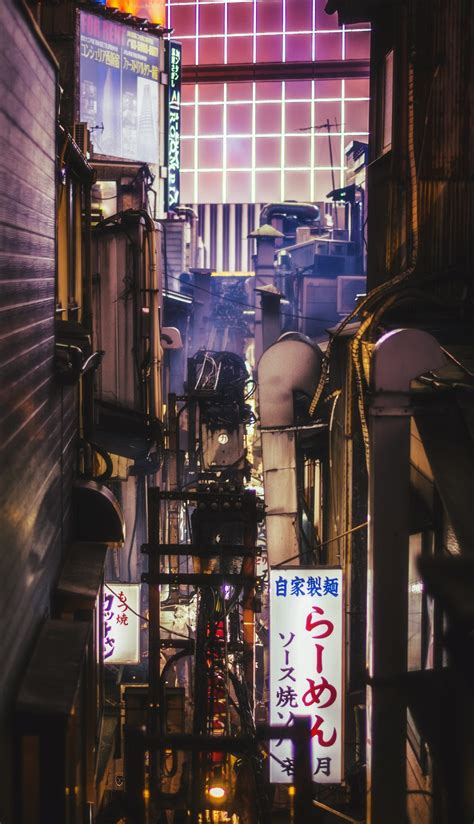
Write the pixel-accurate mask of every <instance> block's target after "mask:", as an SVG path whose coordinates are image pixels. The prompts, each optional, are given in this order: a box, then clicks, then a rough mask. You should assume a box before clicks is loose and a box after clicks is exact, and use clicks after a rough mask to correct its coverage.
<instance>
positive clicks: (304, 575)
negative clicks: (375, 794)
mask: <svg viewBox="0 0 474 824" xmlns="http://www.w3.org/2000/svg"><path fill="white" fill-rule="evenodd" d="M343 606H344V600H343V592H342V570H340V569H334V568H329V567H320V568H319V569H314V568H313V569H301V567H291V568H288V567H287V568H284V569H282V568H279V569H272V570H270V724H278V725H283V726H289V725H291V723H292V721H293V719H294V718H295V717H297V716H309V717H310V718H311V754H312V773H313V781H315V782H317V783H318V784H337V783H340V782H341V781H342V754H343V746H342V730H343V714H342V713H343V670H342V661H343V615H344V610H343ZM270 753H271V755H272V756H273V757H271V758H270V781H272V782H274V783H279V784H291V783H293V780H294V777H293V745H292V742H291V741H289V740H281V741H277V740H274V741H271V742H270Z"/></svg>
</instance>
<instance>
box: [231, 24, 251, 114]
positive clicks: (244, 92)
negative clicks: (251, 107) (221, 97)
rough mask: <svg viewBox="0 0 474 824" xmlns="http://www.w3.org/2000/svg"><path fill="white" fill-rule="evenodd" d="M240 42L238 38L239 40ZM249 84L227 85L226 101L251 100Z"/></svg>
mask: <svg viewBox="0 0 474 824" xmlns="http://www.w3.org/2000/svg"><path fill="white" fill-rule="evenodd" d="M239 40H240V38H239ZM251 99H252V84H251V83H229V84H228V86H227V100H251Z"/></svg>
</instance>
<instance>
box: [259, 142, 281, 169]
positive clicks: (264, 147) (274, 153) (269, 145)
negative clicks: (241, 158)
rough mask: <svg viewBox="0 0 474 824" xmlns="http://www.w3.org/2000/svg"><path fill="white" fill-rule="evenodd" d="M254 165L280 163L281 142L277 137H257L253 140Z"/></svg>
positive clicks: (275, 164) (277, 164) (278, 164)
mask: <svg viewBox="0 0 474 824" xmlns="http://www.w3.org/2000/svg"><path fill="white" fill-rule="evenodd" d="M255 165H256V166H257V167H259V166H273V167H275V166H277V167H279V166H280V165H281V143H280V138H279V137H257V138H256V140H255Z"/></svg>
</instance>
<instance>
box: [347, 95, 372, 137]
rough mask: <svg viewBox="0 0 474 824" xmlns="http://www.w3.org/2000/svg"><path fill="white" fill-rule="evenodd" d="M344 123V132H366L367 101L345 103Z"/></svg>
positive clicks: (367, 126)
mask: <svg viewBox="0 0 474 824" xmlns="http://www.w3.org/2000/svg"><path fill="white" fill-rule="evenodd" d="M345 121H346V122H345V126H344V131H346V132H367V131H368V129H369V101H368V100H354V101H353V102H351V101H350V100H348V101H346V105H345Z"/></svg>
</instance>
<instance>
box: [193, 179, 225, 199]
mask: <svg viewBox="0 0 474 824" xmlns="http://www.w3.org/2000/svg"><path fill="white" fill-rule="evenodd" d="M198 195H199V201H200V203H222V175H221V173H220V172H199V175H198Z"/></svg>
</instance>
